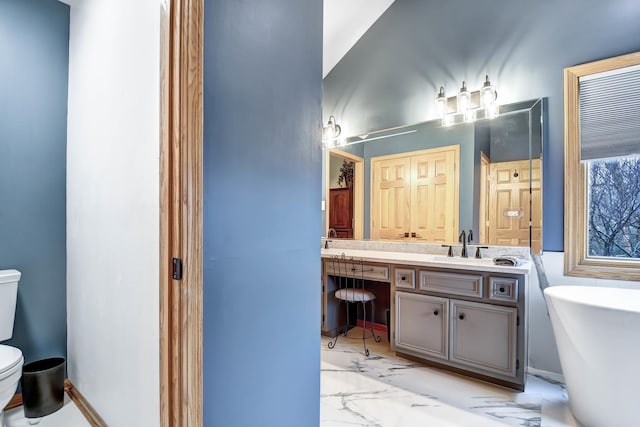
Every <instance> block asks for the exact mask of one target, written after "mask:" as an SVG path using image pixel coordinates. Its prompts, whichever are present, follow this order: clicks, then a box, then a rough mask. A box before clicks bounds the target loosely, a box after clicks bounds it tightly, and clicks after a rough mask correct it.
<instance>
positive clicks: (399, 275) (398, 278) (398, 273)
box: [394, 268, 416, 289]
mask: <svg viewBox="0 0 640 427" xmlns="http://www.w3.org/2000/svg"><path fill="white" fill-rule="evenodd" d="M394 271H395V285H396V288H409V289H415V288H416V271H415V270H414V269H413V268H396V269H394Z"/></svg>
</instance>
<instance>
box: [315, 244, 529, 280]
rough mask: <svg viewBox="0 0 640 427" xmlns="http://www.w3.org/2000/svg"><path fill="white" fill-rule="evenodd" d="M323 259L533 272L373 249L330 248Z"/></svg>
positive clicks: (487, 262)
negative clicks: (336, 257)
mask: <svg viewBox="0 0 640 427" xmlns="http://www.w3.org/2000/svg"><path fill="white" fill-rule="evenodd" d="M320 254H321V257H322V258H331V257H332V256H341V255H342V254H344V255H345V256H346V257H347V258H352V257H353V258H354V259H355V260H358V261H359V260H360V259H362V260H363V261H369V262H379V263H391V264H403V265H415V266H420V267H440V268H455V269H457V270H474V271H488V272H496V273H516V274H528V273H529V272H530V270H531V266H532V263H531V262H530V261H525V262H524V263H523V264H522V265H520V266H517V267H515V266H514V267H511V266H502V265H495V264H494V263H493V259H492V258H481V259H477V258H473V257H469V258H461V257H459V256H455V257H448V256H446V255H437V254H426V253H411V252H390V251H380V250H373V249H353V248H329V249H324V248H323V249H321V250H320Z"/></svg>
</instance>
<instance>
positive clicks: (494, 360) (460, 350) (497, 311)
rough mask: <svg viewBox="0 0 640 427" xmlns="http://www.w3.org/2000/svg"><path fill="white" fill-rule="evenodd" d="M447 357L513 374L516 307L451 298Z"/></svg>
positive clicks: (514, 367) (459, 361)
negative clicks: (448, 351) (448, 354)
mask: <svg viewBox="0 0 640 427" xmlns="http://www.w3.org/2000/svg"><path fill="white" fill-rule="evenodd" d="M450 323H451V327H450V328H451V331H450V333H451V338H450V342H451V348H450V356H449V360H451V361H453V362H457V363H461V364H464V365H468V366H472V367H475V368H479V369H482V370H484V371H488V372H493V373H499V374H503V375H508V376H515V374H516V332H517V310H516V309H515V308H512V307H501V306H496V305H490V304H482V303H474V302H468V301H459V300H451V320H450Z"/></svg>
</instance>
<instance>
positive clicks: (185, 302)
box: [160, 0, 204, 427]
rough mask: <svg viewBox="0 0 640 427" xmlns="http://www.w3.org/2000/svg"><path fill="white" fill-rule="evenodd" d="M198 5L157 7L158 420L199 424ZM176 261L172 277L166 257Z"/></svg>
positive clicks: (184, 1) (179, 1)
mask: <svg viewBox="0 0 640 427" xmlns="http://www.w3.org/2000/svg"><path fill="white" fill-rule="evenodd" d="M203 8H204V4H203V0H171V1H167V2H164V3H163V8H162V25H161V28H162V48H161V52H162V54H161V150H160V165H161V173H160V224H161V226H160V227H161V230H160V365H161V369H160V421H161V425H162V426H163V427H173V426H176V427H177V426H187V425H188V426H195V427H197V426H202V425H203V411H202V283H203V276H202V250H203V240H202V188H203V183H202V148H203V136H202V133H203V130H202V122H203V105H202V87H203ZM172 258H180V259H182V263H183V278H182V280H173V278H172V271H171V268H170V266H171V259H172Z"/></svg>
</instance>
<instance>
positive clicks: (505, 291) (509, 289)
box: [489, 277, 518, 302]
mask: <svg viewBox="0 0 640 427" xmlns="http://www.w3.org/2000/svg"><path fill="white" fill-rule="evenodd" d="M489 299H492V300H495V301H507V302H518V279H514V278H511V277H490V278H489Z"/></svg>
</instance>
